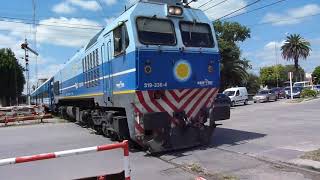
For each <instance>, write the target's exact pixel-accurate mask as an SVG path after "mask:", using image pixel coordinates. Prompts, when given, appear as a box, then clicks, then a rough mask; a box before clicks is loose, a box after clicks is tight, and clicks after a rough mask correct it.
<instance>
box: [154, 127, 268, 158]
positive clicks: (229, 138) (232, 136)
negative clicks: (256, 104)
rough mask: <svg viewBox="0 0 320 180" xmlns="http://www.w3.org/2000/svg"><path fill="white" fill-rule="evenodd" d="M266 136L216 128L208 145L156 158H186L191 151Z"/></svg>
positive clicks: (240, 142)
mask: <svg viewBox="0 0 320 180" xmlns="http://www.w3.org/2000/svg"><path fill="white" fill-rule="evenodd" d="M264 136H266V134H261V133H255V132H248V131H241V130H235V129H227V128H217V129H216V130H215V132H214V134H213V136H212V137H211V140H210V143H209V144H208V145H203V146H196V147H193V148H187V149H181V150H175V151H171V152H165V153H159V154H157V156H161V155H171V156H174V158H173V159H175V158H179V157H183V156H188V155H189V153H188V152H190V153H191V151H194V150H206V149H210V148H217V147H218V146H221V145H229V146H234V145H239V144H244V143H246V141H248V140H252V139H258V138H262V137H264Z"/></svg>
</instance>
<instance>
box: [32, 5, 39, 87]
mask: <svg viewBox="0 0 320 180" xmlns="http://www.w3.org/2000/svg"><path fill="white" fill-rule="evenodd" d="M32 7H33V16H32V20H33V24H32V27H33V45H34V49H35V51H37V26H36V0H32ZM35 60H36V65H35V76H36V81H37V82H36V86H37V87H38V56H36V57H35Z"/></svg>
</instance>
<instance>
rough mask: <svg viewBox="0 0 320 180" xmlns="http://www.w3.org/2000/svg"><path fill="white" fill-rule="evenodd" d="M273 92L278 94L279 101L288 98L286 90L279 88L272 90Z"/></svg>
mask: <svg viewBox="0 0 320 180" xmlns="http://www.w3.org/2000/svg"><path fill="white" fill-rule="evenodd" d="M271 90H272V91H273V92H274V93H275V94H276V96H277V98H278V99H280V98H286V92H285V89H284V88H280V87H277V88H272V89H271Z"/></svg>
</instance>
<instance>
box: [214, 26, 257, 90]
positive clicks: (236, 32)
mask: <svg viewBox="0 0 320 180" xmlns="http://www.w3.org/2000/svg"><path fill="white" fill-rule="evenodd" d="M214 27H215V31H216V33H217V38H218V44H219V51H220V54H221V64H220V66H221V73H220V75H221V89H225V88H227V87H230V86H236V85H241V84H245V83H246V82H247V80H248V77H249V75H248V73H247V70H248V69H250V68H251V65H250V64H249V61H248V60H247V59H241V58H240V57H241V51H240V48H239V46H238V45H237V43H238V42H243V41H245V40H246V39H247V38H250V29H248V28H247V27H245V26H242V25H241V24H239V23H237V22H221V21H215V22H214Z"/></svg>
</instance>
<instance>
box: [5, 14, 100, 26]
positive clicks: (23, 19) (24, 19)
mask: <svg viewBox="0 0 320 180" xmlns="http://www.w3.org/2000/svg"><path fill="white" fill-rule="evenodd" d="M0 18H2V19H12V20H21V21H32V23H33V21H34V20H33V19H26V18H17V17H8V16H0ZM35 21H36V22H40V20H35ZM9 22H10V21H9ZM52 23H59V24H64V25H75V26H84V27H100V28H101V27H103V26H98V25H89V24H74V23H64V22H57V21H53V22H52ZM38 24H39V23H38ZM41 24H43V23H41Z"/></svg>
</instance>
